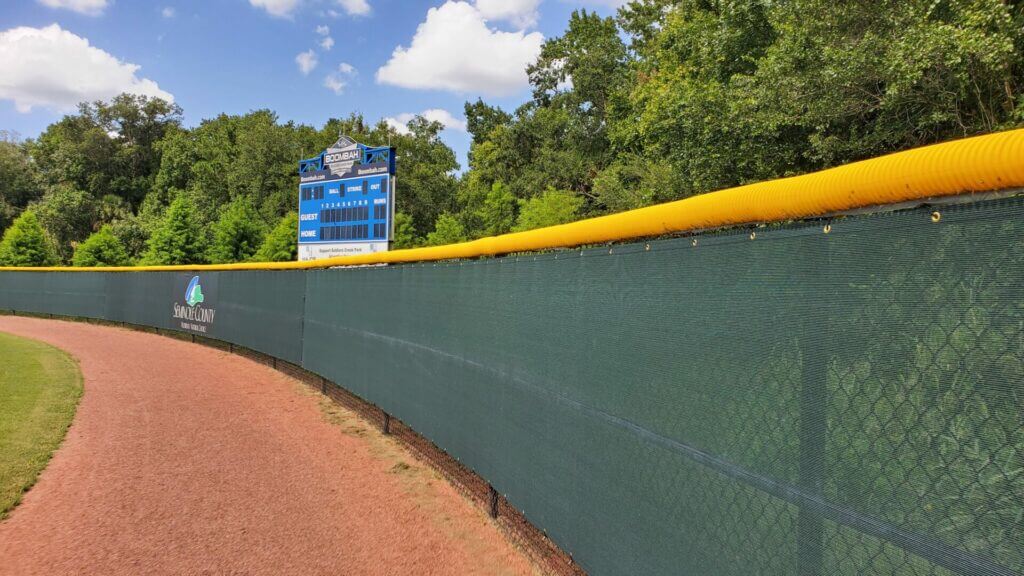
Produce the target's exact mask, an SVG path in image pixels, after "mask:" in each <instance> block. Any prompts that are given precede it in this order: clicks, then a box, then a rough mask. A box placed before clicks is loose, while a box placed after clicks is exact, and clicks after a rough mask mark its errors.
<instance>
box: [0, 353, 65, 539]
mask: <svg viewBox="0 0 1024 576" xmlns="http://www.w3.org/2000/svg"><path fill="white" fill-rule="evenodd" d="M81 395H82V374H81V372H80V371H79V370H78V364H77V363H76V362H75V361H74V360H73V359H72V358H71V357H70V356H68V355H67V354H66V353H65V352H63V351H61V350H58V349H56V348H54V347H52V346H49V345H47V344H43V343H42V342H36V341H35V340H26V339H24V338H18V337H15V336H11V335H9V334H2V333H0V520H2V519H3V518H4V517H6V516H7V513H8V512H9V511H10V510H11V509H12V508H14V507H15V506H17V504H18V502H20V501H21V496H22V494H24V493H25V491H26V490H28V489H29V488H30V487H31V486H32V484H34V483H35V481H36V477H37V476H38V475H39V473H40V472H42V470H43V468H45V467H46V463H47V462H49V460H50V456H51V455H53V451H54V450H56V449H57V447H58V446H59V445H60V443H61V441H62V440H63V439H64V434H65V433H66V432H67V430H68V426H70V425H71V419H72V418H73V417H74V415H75V408H76V407H77V406H78V399H79V398H80V397H81Z"/></svg>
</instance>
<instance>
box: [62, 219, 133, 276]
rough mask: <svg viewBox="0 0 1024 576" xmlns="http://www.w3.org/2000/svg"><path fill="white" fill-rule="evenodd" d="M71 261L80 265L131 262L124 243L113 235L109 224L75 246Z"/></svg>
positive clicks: (111, 264)
mask: <svg viewBox="0 0 1024 576" xmlns="http://www.w3.org/2000/svg"><path fill="white" fill-rule="evenodd" d="M71 262H72V264H74V265H75V266H80V267H95V266H128V265H129V264H130V263H131V261H130V260H129V258H128V252H126V251H125V249H124V244H122V243H121V240H120V239H119V238H118V237H117V236H115V235H114V233H113V231H112V230H111V228H110V226H103V227H102V228H100V229H99V231H98V232H96V233H94V234H93V235H92V236H89V237H88V238H86V239H85V241H84V242H82V243H81V244H79V245H78V246H76V247H75V255H74V257H73V258H72V259H71Z"/></svg>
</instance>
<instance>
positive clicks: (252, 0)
mask: <svg viewBox="0 0 1024 576" xmlns="http://www.w3.org/2000/svg"><path fill="white" fill-rule="evenodd" d="M249 4H251V5H252V6H255V7H256V8H263V9H264V10H266V11H267V14H270V15H271V16H277V17H278V18H291V17H292V11H294V10H295V8H296V7H297V6H298V5H299V0H249Z"/></svg>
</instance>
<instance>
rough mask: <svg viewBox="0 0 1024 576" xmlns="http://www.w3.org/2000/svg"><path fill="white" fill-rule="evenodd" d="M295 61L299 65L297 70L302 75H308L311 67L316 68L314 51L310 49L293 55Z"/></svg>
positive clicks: (311, 69)
mask: <svg viewBox="0 0 1024 576" xmlns="http://www.w3.org/2000/svg"><path fill="white" fill-rule="evenodd" d="M295 63H296V64H298V66H299V72H302V74H303V75H304V76H305V75H308V74H309V73H310V72H312V71H313V68H316V65H317V59H316V53H315V52H313V51H312V50H306V51H305V52H300V53H299V55H298V56H296V57H295Z"/></svg>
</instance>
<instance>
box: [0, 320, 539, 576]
mask: <svg viewBox="0 0 1024 576" xmlns="http://www.w3.org/2000/svg"><path fill="white" fill-rule="evenodd" d="M0 331H4V332H9V333H11V334H16V335H19V336H25V337H29V338H35V339H38V340H42V341H44V342H48V343H50V344H52V345H54V346H57V347H59V348H62V349H64V350H66V351H68V352H69V353H71V354H72V355H73V356H74V357H75V358H77V359H78V361H79V362H80V364H81V368H82V373H83V375H84V377H85V393H84V395H83V397H82V402H81V404H80V406H79V408H78V413H77V414H76V416H75V420H74V423H73V424H72V426H71V429H70V431H69V432H68V436H67V439H66V440H65V442H64V444H63V445H62V447H61V448H60V449H59V450H58V451H57V453H56V454H55V455H54V458H53V460H52V461H51V462H50V464H49V466H48V467H47V469H46V470H45V471H44V472H43V474H42V475H41V476H40V478H39V482H38V483H37V484H36V485H35V487H33V488H32V489H31V490H30V491H29V492H28V493H27V494H26V495H25V498H24V499H23V501H22V503H21V505H20V506H18V507H17V508H15V510H14V511H13V512H12V514H11V516H10V517H9V518H8V519H7V520H5V521H3V522H0V559H2V560H0V574H3V575H7V574H18V575H23V574H140V573H144V574H232V575H242V574H353V575H357V574H358V575H362V574H531V573H535V572H536V568H535V567H534V566H533V565H531V563H530V562H529V561H528V560H527V559H526V557H525V555H523V554H521V553H520V552H519V551H517V550H516V549H515V548H514V547H513V546H512V545H511V544H510V543H508V541H507V540H505V538H504V537H503V536H502V534H501V533H500V532H499V530H498V529H497V528H496V527H495V525H494V524H493V523H491V522H490V521H489V519H488V518H487V516H486V514H485V513H484V512H483V511H482V510H479V509H477V508H475V507H474V506H472V505H471V504H470V503H469V502H467V501H466V500H465V499H463V498H462V497H461V496H460V495H459V494H458V493H457V492H456V491H455V489H454V488H452V487H451V486H450V485H448V484H447V483H446V482H445V481H444V480H441V479H439V478H438V477H437V476H436V475H435V474H434V473H433V472H432V471H430V470H429V469H428V468H426V467H425V466H423V465H422V464H420V463H419V462H417V461H415V460H413V459H412V457H411V456H409V455H408V454H407V453H406V452H405V451H404V450H402V449H401V448H400V447H398V446H397V445H395V444H394V443H393V442H392V441H390V440H388V439H387V438H384V437H382V436H380V435H379V433H378V432H377V431H375V430H373V429H372V428H371V427H370V426H369V425H368V424H366V423H365V422H363V421H361V420H359V419H357V418H356V417H355V416H354V415H352V414H350V413H348V412H344V411H338V410H337V409H333V413H332V414H330V415H329V417H328V416H325V413H324V411H323V409H322V408H321V406H320V402H321V401H320V399H319V398H318V397H317V396H316V395H313V394H310V393H307V392H304V391H303V388H302V387H301V385H300V384H299V383H297V382H296V381H295V380H292V379H290V378H288V377H286V376H284V375H283V374H280V373H278V372H276V371H274V370H272V369H270V368H268V367H266V366H263V365H261V364H258V363H256V362H253V361H251V360H248V359H245V358H242V357H239V356H235V355H231V354H228V353H225V352H221V351H218V350H215V349H212V348H207V347H204V346H200V345H195V344H191V343H188V342H183V341H177V340H174V339H171V338H166V337H162V336H157V335H153V334H146V333H141V332H135V331H130V330H124V329H119V328H110V327H104V326H96V325H89V324H81V323H74V322H61V321H55V320H42V319H35V318H23V317H10V316H7V317H0ZM328 420H331V421H328Z"/></svg>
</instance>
